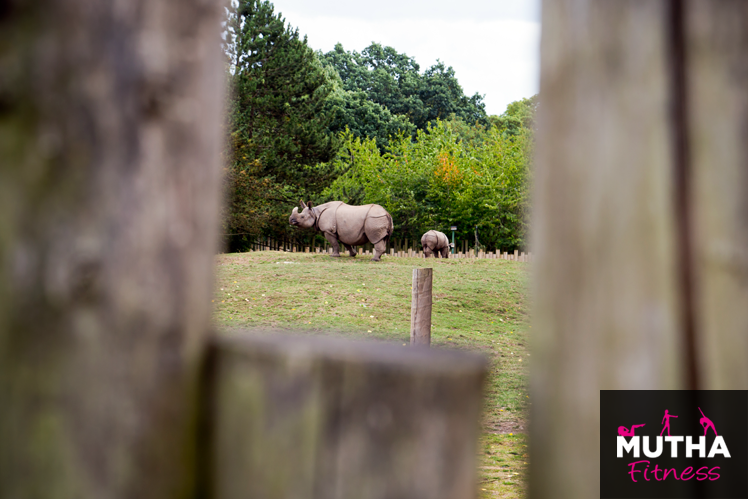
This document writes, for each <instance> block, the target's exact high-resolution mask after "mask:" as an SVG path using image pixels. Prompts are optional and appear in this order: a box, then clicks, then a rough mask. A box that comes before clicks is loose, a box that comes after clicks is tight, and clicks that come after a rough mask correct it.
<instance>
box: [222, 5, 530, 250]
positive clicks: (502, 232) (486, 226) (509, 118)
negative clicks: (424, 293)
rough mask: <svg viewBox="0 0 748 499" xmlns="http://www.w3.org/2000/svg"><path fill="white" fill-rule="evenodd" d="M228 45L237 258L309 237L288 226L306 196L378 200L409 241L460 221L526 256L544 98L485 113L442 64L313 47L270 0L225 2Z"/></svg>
mask: <svg viewBox="0 0 748 499" xmlns="http://www.w3.org/2000/svg"><path fill="white" fill-rule="evenodd" d="M223 47H224V52H225V54H226V71H227V81H228V85H229V88H228V89H227V90H228V91H227V103H226V105H227V109H228V113H227V118H226V122H225V124H224V126H225V131H226V137H227V140H226V143H225V148H224V151H223V154H224V158H223V160H224V165H225V191H226V196H227V203H226V206H225V213H224V218H223V219H224V232H225V234H226V242H227V245H228V248H229V250H231V251H241V250H243V249H245V248H246V247H247V246H248V244H249V243H250V242H251V241H255V240H257V239H258V238H262V237H271V238H273V239H275V240H294V241H298V242H300V243H311V242H312V241H311V240H312V238H314V237H316V236H315V235H314V234H313V233H311V232H299V231H298V230H294V229H293V228H292V227H290V226H289V224H288V215H289V213H290V210H291V208H292V207H293V206H294V205H296V204H297V203H298V200H299V199H305V200H312V201H314V202H317V203H322V202H326V201H329V200H332V199H340V200H342V201H345V202H348V203H351V204H365V203H377V204H381V205H382V206H384V207H385V208H386V209H387V210H388V211H389V212H390V213H391V214H392V216H393V220H394V223H395V233H396V237H400V238H408V239H419V238H420V235H421V234H422V233H423V232H426V231H427V230H430V229H437V230H442V231H445V232H446V231H447V229H448V228H449V226H450V225H456V226H457V227H458V231H459V235H460V237H461V238H465V237H468V238H470V241H471V246H472V245H473V244H475V245H479V246H481V247H485V248H487V249H496V248H502V249H507V250H513V249H515V248H524V245H525V234H526V211H527V200H528V196H527V186H528V177H529V157H530V153H531V149H532V135H533V134H532V132H533V116H534V112H535V109H536V107H537V98H536V97H532V98H530V99H523V100H521V101H517V102H515V103H512V104H511V105H510V106H509V107H508V108H507V111H506V112H505V113H504V114H503V115H501V116H488V115H487V114H486V111H485V105H484V103H483V97H482V96H481V95H479V94H477V93H476V94H475V95H473V96H467V95H465V93H464V91H463V89H462V87H461V86H460V85H459V83H458V81H457V78H456V75H455V72H454V70H453V69H452V68H451V67H448V66H446V65H445V64H444V63H442V62H437V63H436V64H434V65H433V66H431V67H429V68H427V69H425V70H423V71H422V70H421V68H420V66H419V65H418V63H417V62H416V61H415V59H413V58H412V57H409V56H407V55H406V54H402V53H399V52H397V51H396V50H395V49H394V48H392V47H383V46H381V45H379V44H376V43H372V44H371V45H370V46H369V47H366V48H365V49H363V50H362V51H361V52H356V51H346V50H345V49H344V47H343V46H342V45H340V44H338V45H336V46H335V48H334V49H333V50H332V51H330V52H327V53H322V52H321V51H314V50H313V49H312V48H311V47H309V45H308V43H307V40H306V38H305V37H304V38H302V37H301V36H300V35H299V32H298V30H297V29H293V28H292V27H291V26H290V25H289V24H288V23H287V22H286V21H285V19H283V18H282V16H281V15H280V14H278V13H276V12H275V9H274V6H273V4H272V3H270V2H269V1H267V0H239V1H238V2H234V3H233V4H232V5H231V6H230V7H228V8H227V10H226V22H225V32H224V38H223Z"/></svg>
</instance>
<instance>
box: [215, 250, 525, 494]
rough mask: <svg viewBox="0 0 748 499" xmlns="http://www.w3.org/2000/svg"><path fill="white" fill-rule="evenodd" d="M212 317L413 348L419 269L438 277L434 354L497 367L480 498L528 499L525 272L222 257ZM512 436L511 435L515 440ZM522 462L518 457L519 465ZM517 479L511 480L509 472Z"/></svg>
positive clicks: (504, 266)
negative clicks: (475, 357)
mask: <svg viewBox="0 0 748 499" xmlns="http://www.w3.org/2000/svg"><path fill="white" fill-rule="evenodd" d="M217 265H218V268H217V282H216V294H215V299H214V305H215V309H214V317H215V320H216V322H217V323H218V325H219V326H222V327H225V328H239V327H252V328H258V327H259V328H264V327H266V328H274V329H277V328H282V329H287V330H292V331H297V332H299V333H304V334H310V333H312V334H323V333H324V334H330V333H331V332H334V333H333V334H337V335H345V336H351V337H358V338H373V339H380V340H387V341H396V342H399V343H402V344H404V345H407V344H408V342H409V341H410V339H409V334H410V333H409V328H410V300H411V287H410V286H411V279H412V269H413V268H414V267H426V266H428V267H432V268H433V269H434V285H433V286H434V287H433V297H434V300H433V310H432V324H433V328H432V333H431V342H432V346H434V347H437V348H454V349H464V350H471V351H478V352H481V353H483V354H484V355H486V356H487V357H488V358H489V359H490V360H491V370H490V374H489V378H488V381H487V384H486V399H485V410H484V416H483V422H482V424H483V436H482V438H481V444H480V447H481V457H480V466H481V468H480V472H481V473H480V479H481V485H480V487H479V489H485V490H481V497H504V498H512V497H524V495H525V493H524V490H525V488H524V485H523V484H524V481H523V477H524V471H523V470H524V467H525V465H524V464H522V463H525V462H527V457H521V456H523V455H524V456H526V448H525V447H524V446H525V445H526V439H525V436H524V434H525V431H526V430H525V428H526V424H525V414H526V409H527V405H528V403H529V398H528V393H527V372H528V364H529V362H530V360H531V359H532V357H530V354H529V352H528V350H527V338H528V333H529V331H530V325H529V317H528V313H527V302H528V298H527V268H528V267H527V264H526V263H519V262H511V261H505V260H435V259H428V260H424V259H417V258H387V257H386V256H385V257H384V258H383V259H382V262H378V263H377V262H371V261H370V260H369V257H364V256H361V255H359V256H358V257H356V258H355V259H352V258H350V257H348V256H343V257H341V258H331V257H330V256H328V255H324V254H302V253H281V252H256V253H241V254H229V255H220V256H219V257H218V258H217ZM510 433H511V435H510ZM518 456H520V457H518ZM510 472H511V473H519V475H511V476H510V475H509V473H510Z"/></svg>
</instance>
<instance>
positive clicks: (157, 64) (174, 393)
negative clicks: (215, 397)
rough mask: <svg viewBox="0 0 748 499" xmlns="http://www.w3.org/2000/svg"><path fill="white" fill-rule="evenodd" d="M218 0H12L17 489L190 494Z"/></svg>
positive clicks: (9, 214) (8, 268)
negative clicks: (21, 0) (94, 0)
mask: <svg viewBox="0 0 748 499" xmlns="http://www.w3.org/2000/svg"><path fill="white" fill-rule="evenodd" d="M220 9H221V4H220V2H213V1H204V0H185V1H183V2H179V3H174V2H167V1H163V0H149V1H134V2H126V3H117V2H93V1H90V0H65V1H40V2H12V3H11V4H8V3H3V7H1V8H0V11H2V12H1V13H0V75H2V77H0V80H2V82H1V83H0V102H2V104H0V164H2V167H0V497H3V498H38V499H44V498H61V499H71V498H94V497H99V498H108V499H118V498H123V499H124V498H134V497H137V498H139V499H151V498H152V499H176V498H184V497H192V496H193V490H194V487H193V485H194V477H195V470H196V467H195V456H196V455H197V450H196V442H195V440H196V438H195V437H196V434H197V433H196V428H195V422H196V419H197V418H196V412H197V411H196V409H197V392H198V383H197V382H198V378H199V372H200V366H201V362H202V358H203V353H204V348H203V347H204V345H205V342H206V339H207V337H208V335H209V331H210V330H211V326H210V319H211V310H210V299H211V295H212V288H213V273H212V268H213V261H214V257H215V254H216V252H217V250H218V241H219V238H218V236H219V231H218V229H219V215H220V213H219V203H220V197H221V196H220V193H221V168H220V166H221V165H220V159H219V157H220V153H221V150H222V147H223V146H222V144H223V138H222V136H221V134H222V132H221V130H222V123H223V118H222V108H223V104H224V99H223V92H222V90H223V89H224V88H225V87H224V83H223V81H222V80H223V75H224V73H225V71H224V68H223V57H222V55H221V51H220V43H219V41H220V31H221V28H220Z"/></svg>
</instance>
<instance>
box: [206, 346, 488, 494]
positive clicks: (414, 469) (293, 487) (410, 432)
mask: <svg viewBox="0 0 748 499" xmlns="http://www.w3.org/2000/svg"><path fill="white" fill-rule="evenodd" d="M211 364H212V368H211V373H212V374H211V377H212V380H211V383H210V386H212V387H213V390H214V394H213V397H212V403H211V407H210V415H209V420H210V421H211V426H212V428H213V442H214V445H213V448H212V449H210V451H209V452H208V455H210V456H213V459H212V462H211V463H210V465H209V468H210V475H211V477H212V479H211V484H210V497H212V498H214V499H286V498H340V499H344V498H356V499H473V498H474V497H476V495H477V494H476V493H477V490H476V477H475V458H476V451H477V449H476V443H477V436H478V420H479V414H480V410H481V406H482V404H483V396H482V383H483V380H484V377H485V375H486V362H485V360H484V359H483V358H482V357H479V356H477V355H475V354H465V353H458V352H453V351H452V352H450V351H445V350H438V349H420V348H403V347H402V346H400V345H391V344H383V343H368V342H366V343H365V342H354V341H344V340H334V339H321V338H316V339H314V338H304V337H298V336H297V337H283V336H278V335H273V336H265V337H262V336H253V335H251V334H248V333H239V334H233V335H225V336H219V337H218V338H217V343H216V347H215V349H214V351H213V353H212V362H211Z"/></svg>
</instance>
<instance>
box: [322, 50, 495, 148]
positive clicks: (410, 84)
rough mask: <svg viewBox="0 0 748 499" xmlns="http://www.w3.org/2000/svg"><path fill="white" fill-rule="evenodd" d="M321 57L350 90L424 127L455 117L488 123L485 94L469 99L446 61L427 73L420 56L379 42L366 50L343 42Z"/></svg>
mask: <svg viewBox="0 0 748 499" xmlns="http://www.w3.org/2000/svg"><path fill="white" fill-rule="evenodd" d="M320 58H321V60H322V63H323V64H326V65H330V66H332V67H333V68H334V69H335V70H336V71H337V73H338V74H339V75H340V78H341V80H342V84H343V89H344V90H347V91H349V92H354V93H359V92H363V93H364V94H365V96H366V99H368V100H369V101H371V102H372V103H376V104H379V105H380V106H382V107H384V108H386V109H387V110H389V111H390V112H391V113H392V114H394V115H397V116H400V117H403V118H405V119H407V120H408V121H409V122H411V123H413V125H415V128H416V129H418V130H425V129H426V128H427V127H428V125H429V124H430V123H433V122H434V121H435V120H437V119H442V120H444V119H448V118H449V117H450V116H452V115H455V116H457V117H459V118H460V119H462V120H464V121H465V122H467V123H469V124H470V125H473V124H475V123H476V122H482V123H484V124H487V123H488V121H487V117H486V112H485V106H484V104H483V97H482V96H480V95H479V94H475V95H473V96H472V97H467V96H466V95H465V94H464V92H463V90H462V87H461V86H460V84H459V82H458V81H457V77H456V76H455V72H454V70H453V69H452V68H451V67H447V66H445V65H444V63H442V62H437V64H435V65H433V66H432V67H430V68H429V69H427V70H426V71H424V72H423V73H421V72H420V66H419V65H418V63H416V61H415V59H413V58H412V57H409V56H407V55H406V54H401V53H398V52H397V51H396V50H395V49H394V48H392V47H383V46H382V45H380V44H377V43H372V44H371V45H370V46H368V47H366V48H365V49H364V50H362V51H361V52H360V53H358V52H356V51H352V52H347V51H346V50H345V49H344V48H343V46H342V45H341V44H337V45H336V46H335V48H334V49H333V50H332V51H330V52H328V53H326V54H321V55H320ZM353 121H355V126H350V125H349V128H350V129H351V130H352V131H353V132H354V134H356V136H366V134H365V133H362V130H363V129H364V128H365V127H364V126H363V125H361V124H360V122H359V121H357V120H355V119H354V120H353ZM400 130H401V131H405V130H404V129H403V128H400ZM369 136H371V135H369ZM379 142H380V141H378V143H379Z"/></svg>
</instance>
